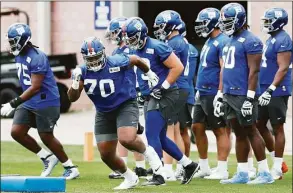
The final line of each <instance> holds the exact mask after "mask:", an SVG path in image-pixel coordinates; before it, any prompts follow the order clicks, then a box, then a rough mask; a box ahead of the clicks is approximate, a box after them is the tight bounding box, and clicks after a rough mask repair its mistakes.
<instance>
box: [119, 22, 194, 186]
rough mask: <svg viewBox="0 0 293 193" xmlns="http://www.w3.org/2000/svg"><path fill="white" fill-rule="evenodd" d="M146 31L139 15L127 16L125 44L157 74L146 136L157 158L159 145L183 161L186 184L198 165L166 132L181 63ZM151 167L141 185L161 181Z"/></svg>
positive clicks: (157, 183) (176, 90) (149, 104)
mask: <svg viewBox="0 0 293 193" xmlns="http://www.w3.org/2000/svg"><path fill="white" fill-rule="evenodd" d="M147 31H148V29H147V26H146V25H145V23H144V21H143V20H142V19H141V18H139V17H134V18H130V19H128V21H127V23H126V25H125V29H124V32H125V39H126V44H127V45H128V46H129V47H130V48H132V49H133V50H135V54H136V55H138V56H139V57H141V58H144V60H145V61H148V63H149V64H150V67H151V69H152V71H154V73H156V74H157V75H158V77H159V83H158V85H157V86H155V87H153V88H152V90H151V96H152V97H151V98H150V100H149V102H148V106H147V115H146V136H147V140H148V143H149V145H150V146H152V147H154V149H155V150H156V152H157V154H158V155H159V157H160V158H162V149H163V150H164V151H165V152H167V153H168V154H169V155H171V156H172V157H174V158H175V159H176V160H177V161H179V163H180V164H182V165H183V168H184V176H183V180H182V181H181V183H182V184H188V183H189V182H190V181H191V179H192V177H193V175H194V173H195V172H196V171H197V170H198V169H199V166H198V164H196V163H194V162H192V161H191V160H190V159H189V158H187V157H186V156H185V155H183V153H182V152H181V151H180V149H179V148H178V147H177V146H176V144H175V143H174V142H173V141H171V140H170V139H169V138H168V137H167V136H166V132H167V121H168V120H170V119H171V118H172V112H174V110H175V109H174V106H175V102H176V100H177V99H178V97H179V92H178V88H177V85H176V83H175V82H176V80H177V78H178V77H179V76H180V74H181V73H182V71H183V65H182V63H181V62H180V60H179V59H178V57H176V55H175V54H174V53H173V51H172V48H171V47H169V46H168V45H166V44H165V43H163V42H160V41H158V40H155V39H153V38H150V37H148V36H147ZM153 171H154V175H153V178H152V179H151V180H150V181H149V182H147V183H145V184H144V185H161V184H164V183H165V182H164V178H163V177H162V176H161V175H156V171H155V170H153Z"/></svg>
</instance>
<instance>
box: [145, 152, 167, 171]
mask: <svg viewBox="0 0 293 193" xmlns="http://www.w3.org/2000/svg"><path fill="white" fill-rule="evenodd" d="M143 155H144V156H145V159H146V160H147V161H148V162H149V164H150V166H151V168H152V169H153V171H154V173H156V174H161V173H162V171H163V167H160V166H163V163H162V161H161V160H160V158H159V156H158V154H157V153H156V151H155V150H154V148H153V147H152V146H147V147H146V150H145V152H143ZM159 167H160V169H159V170H158V171H155V170H156V169H157V168H159Z"/></svg>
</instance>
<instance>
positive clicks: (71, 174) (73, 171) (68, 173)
mask: <svg viewBox="0 0 293 193" xmlns="http://www.w3.org/2000/svg"><path fill="white" fill-rule="evenodd" d="M64 169H65V171H64V173H63V177H64V178H65V179H66V180H72V179H75V178H78V177H79V171H78V169H77V166H68V167H64Z"/></svg>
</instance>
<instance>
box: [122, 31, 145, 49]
mask: <svg viewBox="0 0 293 193" xmlns="http://www.w3.org/2000/svg"><path fill="white" fill-rule="evenodd" d="M140 37H141V32H137V33H136V34H135V35H134V36H132V37H130V38H129V37H128V36H127V35H126V34H125V37H124V38H125V43H126V45H127V46H128V47H129V48H130V49H133V50H139V49H142V48H143V45H144V39H143V40H142V39H141V38H140Z"/></svg>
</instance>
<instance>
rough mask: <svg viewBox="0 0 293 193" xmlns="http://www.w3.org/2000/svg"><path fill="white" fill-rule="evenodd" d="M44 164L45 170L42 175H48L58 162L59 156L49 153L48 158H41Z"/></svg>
mask: <svg viewBox="0 0 293 193" xmlns="http://www.w3.org/2000/svg"><path fill="white" fill-rule="evenodd" d="M41 160H42V161H43V164H44V170H43V172H42V173H41V176H42V177H47V176H49V175H50V174H51V172H52V170H53V169H54V167H55V166H56V165H57V163H58V161H59V160H58V158H57V157H56V156H55V155H54V154H50V155H48V156H47V157H46V158H41Z"/></svg>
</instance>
